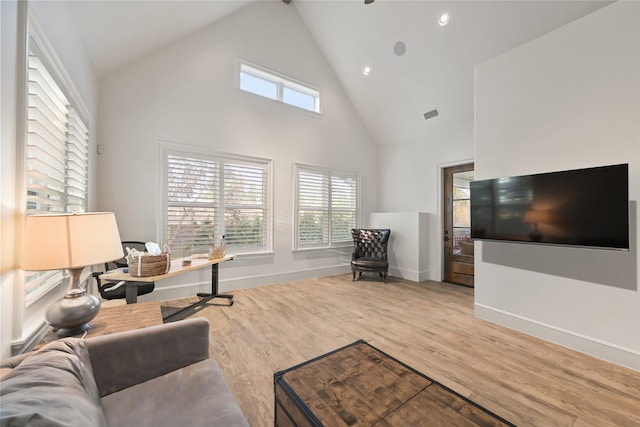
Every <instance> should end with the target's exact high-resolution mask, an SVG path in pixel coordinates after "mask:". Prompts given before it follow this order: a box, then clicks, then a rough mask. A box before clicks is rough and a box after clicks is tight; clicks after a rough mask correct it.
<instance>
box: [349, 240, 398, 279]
mask: <svg viewBox="0 0 640 427" xmlns="http://www.w3.org/2000/svg"><path fill="white" fill-rule="evenodd" d="M351 235H352V237H353V253H352V254H351V270H352V272H353V280H355V279H356V272H357V273H359V276H358V277H360V276H362V273H363V272H374V273H380V277H384V280H385V283H386V281H387V272H388V270H389V263H388V262H387V245H388V243H389V236H390V235H391V230H389V229H388V228H354V229H352V230H351Z"/></svg>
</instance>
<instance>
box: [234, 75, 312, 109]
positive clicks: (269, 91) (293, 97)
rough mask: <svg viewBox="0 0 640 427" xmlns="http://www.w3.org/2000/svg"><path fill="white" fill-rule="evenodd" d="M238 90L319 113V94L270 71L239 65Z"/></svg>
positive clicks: (306, 86)
mask: <svg viewBox="0 0 640 427" xmlns="http://www.w3.org/2000/svg"><path fill="white" fill-rule="evenodd" d="M240 89H242V90H244V91H246V92H250V93H253V94H256V95H259V96H263V97H265V98H269V99H273V100H275V101H279V102H282V103H284V104H288V105H293V106H294V107H298V108H302V109H304V110H308V111H312V112H314V113H319V112H320V92H318V91H317V90H316V89H313V88H311V87H309V86H308V85H305V84H301V83H296V82H294V81H292V80H290V79H286V78H284V77H281V76H278V75H276V74H275V73H273V72H271V71H267V70H264V69H260V68H257V67H255V66H251V65H247V64H245V63H240Z"/></svg>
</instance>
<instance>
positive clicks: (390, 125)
mask: <svg viewBox="0 0 640 427" xmlns="http://www.w3.org/2000/svg"><path fill="white" fill-rule="evenodd" d="M254 1H276V2H279V1H280V0H251V1H249V0H247V1H240V0H228V1H222V0H210V1H188V0H187V1H71V2H70V7H71V10H72V13H73V14H74V16H75V17H76V19H77V21H78V25H79V29H80V32H81V34H82V35H83V37H84V39H85V42H86V45H87V48H88V51H89V55H90V56H91V58H92V61H93V64H94V67H95V69H96V72H97V73H98V75H99V76H105V75H108V74H109V73H111V72H113V71H115V70H117V69H118V68H120V67H123V66H126V64H127V63H129V62H130V61H133V60H135V59H136V58H138V57H140V56H143V55H145V54H147V53H149V52H151V51H153V50H156V49H158V48H160V47H162V46H163V45H166V44H168V43H170V42H172V41H173V40H175V39H177V38H180V37H184V36H186V35H188V34H190V33H192V32H194V31H197V30H199V29H200V28H203V27H205V26H207V25H210V24H212V23H214V22H215V21H216V20H219V19H221V18H223V17H225V16H226V15H228V14H230V13H233V12H235V11H237V10H239V9H241V8H243V7H250V4H251V3H253V2H254ZM608 3H610V2H609V1H593V0H588V1H578V0H572V1H521V0H513V1H478V0H476V1H418V0H414V1H401V0H376V1H375V2H373V3H371V4H364V2H362V1H357V0H342V1H339V0H292V1H291V3H290V4H289V5H284V4H282V7H294V8H296V10H297V11H298V13H299V14H300V16H301V18H302V20H303V21H304V22H305V24H306V26H307V27H308V29H309V32H310V33H311V34H312V36H313V37H314V38H315V40H316V42H317V43H318V46H319V47H320V49H321V50H322V52H323V53H324V55H325V57H326V58H327V60H328V62H329V63H330V65H331V66H332V67H333V69H334V71H335V73H336V75H337V76H338V79H339V80H340V81H341V83H342V85H343V87H344V89H345V91H346V93H347V95H348V96H349V98H350V99H351V102H352V103H353V105H354V107H355V108H356V110H357V111H358V114H359V115H360V117H361V118H362V120H363V122H364V124H365V125H366V126H367V128H368V129H369V132H370V134H371V135H372V137H373V138H374V139H375V141H376V142H377V143H378V144H406V143H411V142H416V141H421V140H437V138H438V137H439V136H441V135H443V134H444V133H445V132H448V131H449V130H451V129H453V128H455V127H460V126H471V123H472V122H473V67H474V66H475V65H476V64H479V63H482V62H484V61H486V60H488V59H490V58H493V57H495V56H497V55H500V54H501V53H504V52H506V51H508V50H510V49H512V48H514V47H516V46H518V45H521V44H523V43H526V42H527V41H529V40H532V39H534V38H537V37H539V36H541V35H543V34H545V33H548V32H550V31H553V30H554V29H556V28H558V27H561V26H563V25H565V24H567V23H569V22H571V21H574V20H576V19H578V18H580V17H582V16H584V15H587V14H589V13H591V12H593V11H595V10H597V9H599V8H601V7H603V6H605V5H606V4H608ZM442 13H448V14H449V16H450V21H449V23H448V24H447V25H446V26H441V25H439V23H438V18H439V17H440V15H441V14H442ZM399 42H400V43H399ZM403 47H404V49H402V48H403ZM567 54H571V53H570V52H567ZM541 65H543V64H541ZM365 66H368V67H370V70H371V71H370V73H369V75H367V76H365V75H364V74H363V72H362V70H363V68H364V67H365ZM434 109H437V110H438V113H439V115H438V116H437V117H435V118H432V119H429V120H425V118H424V117H423V113H425V112H428V111H431V110H434Z"/></svg>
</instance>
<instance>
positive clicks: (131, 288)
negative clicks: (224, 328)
mask: <svg viewBox="0 0 640 427" xmlns="http://www.w3.org/2000/svg"><path fill="white" fill-rule="evenodd" d="M233 258H234V256H233V255H229V256H226V257H224V258H220V259H213V260H210V259H206V258H194V259H192V260H191V265H187V266H183V265H182V258H179V259H174V260H172V261H171V267H170V268H169V272H168V273H166V274H159V275H156V276H147V277H135V276H132V275H131V274H130V273H128V272H127V273H125V272H124V269H118V270H114V271H111V272H109V273H104V274H101V275H99V276H98V279H99V280H104V281H108V282H119V281H124V282H125V283H126V286H127V289H126V297H127V304H133V303H135V302H137V299H138V285H137V284H138V283H153V282H157V281H158V280H162V279H167V278H169V277H173V276H177V275H179V274H183V273H187V272H189V271H194V270H198V269H200V268H204V267H208V266H211V293H198V294H197V296H198V297H200V298H201V299H200V300H199V301H196V302H195V303H193V304H191V305H189V306H187V307H185V308H183V309H181V310H179V311H177V312H175V313H172V314H170V315H169V316H167V317H165V318H164V321H165V322H166V321H170V320H171V319H173V318H174V317H178V316H179V315H181V314H183V313H184V312H186V311H188V310H191V309H193V308H194V307H196V306H199V305H202V304H205V303H207V302H208V301H210V300H211V299H213V298H224V299H227V300H229V305H230V306H231V305H233V295H230V294H219V293H218V264H220V263H221V262H225V261H231V260H232V259H233Z"/></svg>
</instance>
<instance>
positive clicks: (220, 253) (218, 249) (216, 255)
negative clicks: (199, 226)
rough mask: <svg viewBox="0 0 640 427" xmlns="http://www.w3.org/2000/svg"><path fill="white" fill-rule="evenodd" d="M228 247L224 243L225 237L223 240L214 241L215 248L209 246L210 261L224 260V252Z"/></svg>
mask: <svg viewBox="0 0 640 427" xmlns="http://www.w3.org/2000/svg"><path fill="white" fill-rule="evenodd" d="M226 247H227V245H225V243H224V236H222V238H221V239H214V244H213V246H209V259H211V260H212V259H222V258H224V251H225V249H226Z"/></svg>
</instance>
